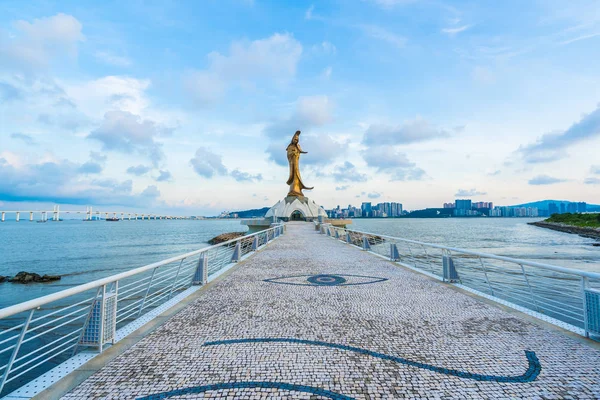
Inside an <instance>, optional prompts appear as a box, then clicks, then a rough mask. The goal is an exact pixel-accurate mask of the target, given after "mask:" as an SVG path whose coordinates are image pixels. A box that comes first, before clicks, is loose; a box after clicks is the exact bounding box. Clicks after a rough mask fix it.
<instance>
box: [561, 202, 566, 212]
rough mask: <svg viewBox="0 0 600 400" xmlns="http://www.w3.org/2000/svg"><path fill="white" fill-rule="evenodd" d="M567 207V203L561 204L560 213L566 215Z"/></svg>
mask: <svg viewBox="0 0 600 400" xmlns="http://www.w3.org/2000/svg"><path fill="white" fill-rule="evenodd" d="M566 212H567V211H566V207H565V203H560V213H561V214H564V213H566Z"/></svg>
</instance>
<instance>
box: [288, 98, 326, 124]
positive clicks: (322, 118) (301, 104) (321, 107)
mask: <svg viewBox="0 0 600 400" xmlns="http://www.w3.org/2000/svg"><path fill="white" fill-rule="evenodd" d="M333 107H334V105H333V102H332V101H331V99H330V98H329V97H327V96H307V97H300V98H299V99H298V101H297V103H296V113H297V116H298V118H300V119H302V120H304V121H306V122H308V123H309V124H311V125H314V126H321V125H325V124H327V123H329V122H331V121H333Z"/></svg>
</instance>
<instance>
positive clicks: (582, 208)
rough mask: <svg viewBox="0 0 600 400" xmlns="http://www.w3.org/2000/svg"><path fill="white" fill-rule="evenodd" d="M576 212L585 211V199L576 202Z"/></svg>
mask: <svg viewBox="0 0 600 400" xmlns="http://www.w3.org/2000/svg"><path fill="white" fill-rule="evenodd" d="M577 212H578V213H584V212H587V203H586V202H585V201H580V202H579V203H577Z"/></svg>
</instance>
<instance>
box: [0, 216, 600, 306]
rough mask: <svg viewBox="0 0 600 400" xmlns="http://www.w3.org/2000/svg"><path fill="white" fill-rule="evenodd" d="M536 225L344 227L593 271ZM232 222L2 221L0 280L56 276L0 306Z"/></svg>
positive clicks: (131, 263) (128, 264)
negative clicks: (0, 277)
mask: <svg viewBox="0 0 600 400" xmlns="http://www.w3.org/2000/svg"><path fill="white" fill-rule="evenodd" d="M536 220H539V219H525V218H444V219H412V218H411V219H408V218H401V219H355V220H353V223H352V225H350V226H349V228H351V229H356V230H361V231H366V232H372V233H377V234H383V235H390V236H397V237H401V238H406V239H411V240H416V241H422V242H426V243H435V244H440V245H444V246H450V247H458V248H463V249H467V250H473V251H478V252H485V253H492V254H497V255H502V256H507V257H514V258H521V259H526V260H530V261H537V262H543V263H546V264H553V265H558V266H563V267H569V268H576V269H581V270H586V271H594V272H600V247H594V246H592V243H595V241H594V240H593V239H587V238H583V237H581V236H578V235H573V234H568V233H562V232H556V231H552V230H548V229H544V228H539V227H535V226H531V225H527V222H531V221H536ZM246 229H247V228H246V227H245V226H243V225H240V221H239V220H159V221H154V220H151V221H147V220H146V221H119V222H107V221H85V222H84V221H75V220H70V221H69V220H66V221H61V222H51V221H49V222H47V223H43V224H38V223H35V222H34V223H31V222H29V221H20V222H15V221H6V222H4V223H0V275H5V276H6V275H8V276H13V275H16V274H17V273H18V272H19V271H28V272H35V273H38V274H40V275H43V274H50V275H61V276H62V279H61V280H60V281H57V282H51V283H33V284H28V285H21V284H15V283H8V282H5V283H0V308H2V307H6V306H9V305H12V304H16V303H19V302H22V301H26V300H29V299H32V298H35V297H39V296H43V295H46V294H50V293H53V292H56V291H59V290H63V289H66V288H68V287H72V286H75V285H78V284H82V283H86V282H90V281H93V280H96V279H100V278H103V277H106V276H110V275H114V274H117V273H120V272H123V271H126V270H129V269H133V268H137V267H141V266H143V265H146V264H150V263H153V262H157V261H161V260H164V259H167V258H170V257H173V256H176V255H179V254H183V253H186V252H189V251H193V250H197V249H200V248H203V247H206V246H208V243H207V241H208V240H209V239H211V238H212V237H214V236H216V235H218V234H221V233H224V232H241V231H245V230H246Z"/></svg>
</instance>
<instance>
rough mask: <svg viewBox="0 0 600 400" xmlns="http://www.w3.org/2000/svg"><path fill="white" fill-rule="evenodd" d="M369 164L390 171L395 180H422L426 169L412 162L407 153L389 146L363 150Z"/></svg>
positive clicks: (385, 171)
mask: <svg viewBox="0 0 600 400" xmlns="http://www.w3.org/2000/svg"><path fill="white" fill-rule="evenodd" d="M361 153H362V156H363V158H364V160H365V161H366V162H367V165H368V166H370V167H373V168H377V171H378V172H384V173H389V174H390V175H391V179H392V180H393V181H405V180H421V179H423V178H424V177H425V171H423V170H422V169H421V168H418V167H417V165H416V164H415V163H414V162H411V161H410V160H409V159H408V157H407V156H406V154H405V153H401V152H398V151H396V150H394V149H393V148H391V147H389V146H377V147H369V148H367V149H365V150H363V151H362V152H361Z"/></svg>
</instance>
